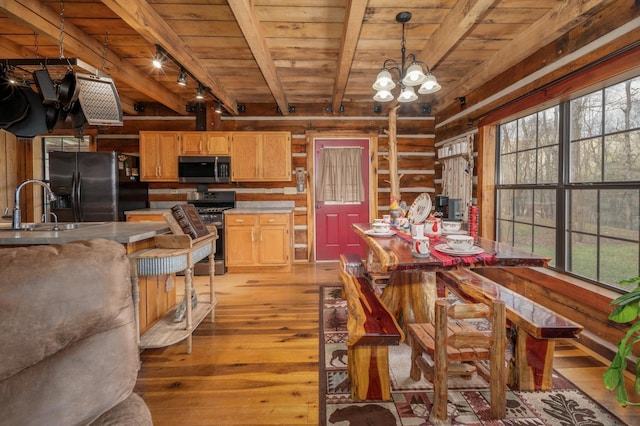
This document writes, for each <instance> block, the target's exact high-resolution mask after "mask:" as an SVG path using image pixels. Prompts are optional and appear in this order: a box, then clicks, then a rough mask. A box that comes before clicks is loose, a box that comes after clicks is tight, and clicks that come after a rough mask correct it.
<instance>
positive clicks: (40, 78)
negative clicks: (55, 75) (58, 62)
mask: <svg viewBox="0 0 640 426" xmlns="http://www.w3.org/2000/svg"><path fill="white" fill-rule="evenodd" d="M33 79H34V80H35V82H36V86H38V92H39V93H40V97H41V98H42V103H43V104H45V105H55V104H56V103H57V102H58V93H57V92H56V88H55V87H54V86H53V82H52V81H51V77H50V76H49V71H47V70H36V71H34V72H33Z"/></svg>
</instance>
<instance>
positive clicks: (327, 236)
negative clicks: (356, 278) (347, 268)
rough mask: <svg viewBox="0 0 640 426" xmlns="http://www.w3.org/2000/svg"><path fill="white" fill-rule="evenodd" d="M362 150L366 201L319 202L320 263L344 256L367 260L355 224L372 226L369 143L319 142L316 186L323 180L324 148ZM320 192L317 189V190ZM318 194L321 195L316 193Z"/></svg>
mask: <svg viewBox="0 0 640 426" xmlns="http://www.w3.org/2000/svg"><path fill="white" fill-rule="evenodd" d="M329 146H330V147H360V148H362V149H361V151H362V155H361V161H362V180H363V182H364V193H365V199H364V201H363V202H361V203H344V204H338V203H334V202H322V201H318V200H315V203H314V205H315V218H316V219H315V229H316V238H315V242H316V244H315V253H316V260H338V259H339V258H340V254H342V253H357V254H360V256H361V257H363V258H364V256H365V245H364V243H363V241H362V239H361V238H359V237H358V236H357V235H356V233H355V232H353V230H351V224H352V223H366V222H369V139H315V141H314V152H315V159H314V161H315V170H316V173H315V175H316V176H315V181H314V182H315V183H314V184H317V179H318V176H319V172H318V171H319V170H320V169H319V167H320V164H319V161H320V152H321V151H322V149H323V148H324V147H329ZM316 188H317V186H316ZM315 193H316V194H317V193H318V191H317V190H316V191H315Z"/></svg>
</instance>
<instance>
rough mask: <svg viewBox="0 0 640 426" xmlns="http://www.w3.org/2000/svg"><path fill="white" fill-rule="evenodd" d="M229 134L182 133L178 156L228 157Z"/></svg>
mask: <svg viewBox="0 0 640 426" xmlns="http://www.w3.org/2000/svg"><path fill="white" fill-rule="evenodd" d="M230 140H231V133H229V132H182V133H181V134H180V151H179V155H229V141H230Z"/></svg>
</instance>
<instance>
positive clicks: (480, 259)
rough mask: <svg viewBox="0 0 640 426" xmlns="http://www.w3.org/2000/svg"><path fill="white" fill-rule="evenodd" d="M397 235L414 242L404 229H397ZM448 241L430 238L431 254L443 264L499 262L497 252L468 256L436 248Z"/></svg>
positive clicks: (488, 264) (490, 263) (486, 264)
mask: <svg viewBox="0 0 640 426" xmlns="http://www.w3.org/2000/svg"><path fill="white" fill-rule="evenodd" d="M396 236H398V237H400V238H402V239H403V240H405V241H408V242H409V243H411V242H412V238H411V235H409V234H405V233H404V232H402V231H399V230H397V231H396ZM446 243H447V240H446V239H445V238H442V237H436V238H432V237H430V238H429V246H430V248H429V250H430V251H431V256H433V257H435V258H436V259H438V261H440V262H442V265H443V266H455V265H462V264H464V265H470V264H471V265H475V264H481V265H485V266H490V265H496V264H497V263H498V260H497V259H496V254H495V253H490V252H487V251H484V252H482V253H478V254H470V255H466V256H454V255H450V254H447V253H443V252H441V251H438V250H437V249H436V248H435V246H436V245H438V244H446Z"/></svg>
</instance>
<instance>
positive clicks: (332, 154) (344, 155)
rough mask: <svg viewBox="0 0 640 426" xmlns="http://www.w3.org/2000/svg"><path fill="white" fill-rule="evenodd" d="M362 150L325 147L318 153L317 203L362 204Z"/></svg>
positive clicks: (357, 148)
mask: <svg viewBox="0 0 640 426" xmlns="http://www.w3.org/2000/svg"><path fill="white" fill-rule="evenodd" d="M361 156H362V148H360V147H354V148H350V147H342V148H338V147H336V148H333V147H326V148H323V149H322V151H321V152H320V170H319V173H320V175H319V179H318V188H317V193H318V195H317V198H318V201H333V202H340V203H346V202H362V201H364V182H363V180H362V160H361Z"/></svg>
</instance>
